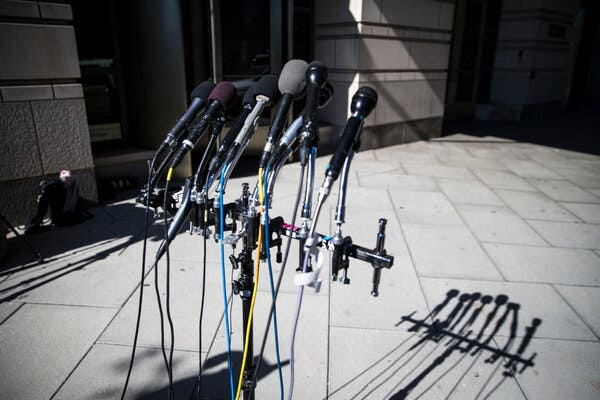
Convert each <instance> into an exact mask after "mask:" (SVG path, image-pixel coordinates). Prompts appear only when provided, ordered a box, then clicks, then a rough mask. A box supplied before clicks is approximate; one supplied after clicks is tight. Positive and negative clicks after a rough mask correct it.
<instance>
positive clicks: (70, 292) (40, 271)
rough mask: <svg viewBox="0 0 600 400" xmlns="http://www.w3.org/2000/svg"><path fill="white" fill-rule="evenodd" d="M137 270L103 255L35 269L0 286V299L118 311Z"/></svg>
mask: <svg viewBox="0 0 600 400" xmlns="http://www.w3.org/2000/svg"><path fill="white" fill-rule="evenodd" d="M140 267H141V265H138V263H132V262H126V260H123V259H121V258H119V257H117V256H107V257H104V256H102V255H98V256H90V257H85V258H81V259H76V260H74V261H71V262H68V261H67V260H65V261H62V260H59V261H58V262H54V263H51V264H41V265H36V266H33V267H32V268H30V269H27V270H23V271H19V272H18V273H15V274H13V275H11V277H10V278H9V279H7V280H5V281H3V282H2V283H0V298H1V299H19V301H28V302H34V303H48V304H71V305H82V306H97V307H120V306H121V305H122V304H123V303H124V302H125V301H126V300H127V298H128V297H129V295H130V294H131V293H132V292H133V290H134V289H135V287H136V285H137V279H136V278H137V277H138V276H139V269H140Z"/></svg>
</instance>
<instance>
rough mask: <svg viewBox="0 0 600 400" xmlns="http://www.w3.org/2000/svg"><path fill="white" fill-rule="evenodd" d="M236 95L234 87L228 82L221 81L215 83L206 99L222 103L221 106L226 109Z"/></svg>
mask: <svg viewBox="0 0 600 400" xmlns="http://www.w3.org/2000/svg"><path fill="white" fill-rule="evenodd" d="M236 95H237V91H236V90H235V87H234V86H233V85H232V84H231V83H230V82H227V81H223V82H219V83H217V85H216V86H215V88H214V89H213V90H212V92H210V96H208V100H215V101H218V102H219V103H221V104H222V105H223V108H225V110H227V109H228V108H229V107H231V105H232V104H233V102H234V101H235V96H236Z"/></svg>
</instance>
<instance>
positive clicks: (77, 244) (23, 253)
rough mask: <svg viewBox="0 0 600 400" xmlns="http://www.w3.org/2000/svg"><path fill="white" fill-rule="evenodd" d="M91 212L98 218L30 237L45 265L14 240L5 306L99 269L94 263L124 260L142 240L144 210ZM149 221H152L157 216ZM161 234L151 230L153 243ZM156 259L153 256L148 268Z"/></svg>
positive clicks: (0, 297)
mask: <svg viewBox="0 0 600 400" xmlns="http://www.w3.org/2000/svg"><path fill="white" fill-rule="evenodd" d="M92 211H93V213H94V214H95V216H94V218H92V219H89V220H87V221H84V222H82V223H81V224H78V225H72V226H65V227H56V228H52V229H46V230H45V231H43V232H41V233H39V234H36V235H32V236H28V237H26V239H27V240H28V241H29V243H31V245H32V246H33V247H34V248H35V249H36V250H37V251H39V252H40V253H41V255H42V257H43V258H44V260H45V262H44V263H42V264H40V263H39V262H38V261H37V260H36V258H35V256H34V254H33V253H32V251H31V249H30V248H29V247H28V246H27V244H26V243H25V242H24V241H23V238H19V237H12V238H10V239H9V241H8V245H9V248H10V252H9V256H8V258H7V259H6V260H3V262H2V264H0V282H3V285H2V287H1V288H0V303H2V302H6V301H12V300H16V299H18V298H19V297H20V296H22V295H24V294H26V293H27V292H29V291H31V290H34V289H36V288H38V287H40V286H43V285H45V284H48V283H50V282H52V281H54V280H56V279H59V278H61V277H64V276H65V275H68V274H71V273H73V272H77V271H81V270H82V269H84V268H85V267H89V266H95V265H99V264H94V263H95V262H97V261H99V260H102V259H105V258H107V257H108V256H110V255H119V254H120V253H122V252H123V251H124V250H125V249H126V248H127V247H128V246H130V245H132V244H134V243H136V242H140V241H142V240H143V238H144V216H145V209H144V208H143V207H141V206H136V205H135V204H133V203H123V204H117V205H112V206H110V207H102V208H97V209H95V210H92ZM149 221H150V223H152V222H153V217H152V211H151V212H150V213H149ZM162 229H163V228H162V226H161V225H160V224H158V225H157V224H154V225H150V227H149V231H148V233H149V235H148V239H149V241H158V240H161V239H162V233H163V230H162ZM140 254H141V251H140ZM152 256H153V254H152V253H150V252H148V257H149V259H148V261H147V264H148V263H149V262H150V261H151V259H152ZM139 260H140V261H141V255H140V258H139ZM136 262H138V261H137V260H136ZM5 279H6V280H5Z"/></svg>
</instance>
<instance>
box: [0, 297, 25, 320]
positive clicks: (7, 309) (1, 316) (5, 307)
mask: <svg viewBox="0 0 600 400" xmlns="http://www.w3.org/2000/svg"><path fill="white" fill-rule="evenodd" d="M22 305H23V303H21V302H20V301H6V302H3V303H0V325H1V324H3V323H4V322H5V321H6V320H7V319H8V318H10V316H11V315H13V314H14V313H15V311H17V310H18V309H19V307H21V306H22Z"/></svg>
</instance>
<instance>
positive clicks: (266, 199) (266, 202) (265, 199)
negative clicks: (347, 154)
mask: <svg viewBox="0 0 600 400" xmlns="http://www.w3.org/2000/svg"><path fill="white" fill-rule="evenodd" d="M264 177H265V178H264V180H265V182H264V184H263V203H264V208H265V216H264V217H265V252H266V253H267V266H268V268H269V283H270V285H271V297H272V298H273V301H275V285H274V284H273V268H272V267H271V249H270V248H269V237H270V235H269V194H268V193H267V183H268V177H269V166H267V168H266V170H265V174H264ZM273 333H274V335H275V354H276V356H277V371H278V372H279V388H280V391H281V400H283V372H282V371H281V359H280V357H279V333H278V331H277V307H276V306H275V307H273Z"/></svg>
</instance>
